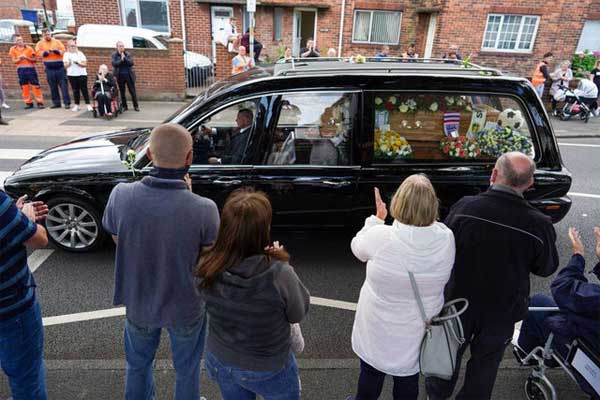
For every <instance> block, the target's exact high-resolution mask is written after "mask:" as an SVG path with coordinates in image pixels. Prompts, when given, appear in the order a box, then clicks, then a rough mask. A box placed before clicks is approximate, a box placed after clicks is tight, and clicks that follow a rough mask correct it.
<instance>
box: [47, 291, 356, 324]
mask: <svg viewBox="0 0 600 400" xmlns="http://www.w3.org/2000/svg"><path fill="white" fill-rule="evenodd" d="M310 303H311V304H313V305H315V306H323V307H331V308H337V309H340V310H347V311H356V303H350V302H348V301H340V300H331V299H324V298H322V297H311V298H310ZM123 315H125V307H116V308H107V309H105V310H97V311H87V312H82V313H76V314H66V315H57V316H55V317H46V318H43V323H44V326H52V325H63V324H70V323H73V322H84V321H93V320H96V319H103V318H112V317H121V316H123Z"/></svg>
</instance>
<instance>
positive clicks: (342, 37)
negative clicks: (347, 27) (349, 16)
mask: <svg viewBox="0 0 600 400" xmlns="http://www.w3.org/2000/svg"><path fill="white" fill-rule="evenodd" d="M345 14H346V0H342V11H341V15H340V40H339V42H338V57H341V56H342V43H343V40H344V16H345Z"/></svg>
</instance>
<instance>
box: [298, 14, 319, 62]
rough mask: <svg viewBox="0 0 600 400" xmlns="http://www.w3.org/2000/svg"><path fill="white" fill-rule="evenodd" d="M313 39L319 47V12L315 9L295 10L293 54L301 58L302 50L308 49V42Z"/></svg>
mask: <svg viewBox="0 0 600 400" xmlns="http://www.w3.org/2000/svg"><path fill="white" fill-rule="evenodd" d="M310 38H312V39H313V40H314V41H315V46H317V10H316V9H314V8H295V9H294V37H293V44H292V53H293V55H294V57H299V56H300V49H301V48H303V47H306V41H307V40H308V39H310Z"/></svg>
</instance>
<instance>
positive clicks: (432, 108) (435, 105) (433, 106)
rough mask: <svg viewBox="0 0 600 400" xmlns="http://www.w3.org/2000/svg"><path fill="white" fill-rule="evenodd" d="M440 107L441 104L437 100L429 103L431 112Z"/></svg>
mask: <svg viewBox="0 0 600 400" xmlns="http://www.w3.org/2000/svg"><path fill="white" fill-rule="evenodd" d="M439 108H440V106H439V105H438V103H437V102H435V101H434V102H433V103H431V104H430V105H429V111H431V112H436V111H437V110H439Z"/></svg>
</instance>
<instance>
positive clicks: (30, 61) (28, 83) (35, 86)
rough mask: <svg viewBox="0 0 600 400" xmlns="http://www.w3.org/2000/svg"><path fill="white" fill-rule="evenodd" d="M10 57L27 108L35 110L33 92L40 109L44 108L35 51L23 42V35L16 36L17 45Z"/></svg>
mask: <svg viewBox="0 0 600 400" xmlns="http://www.w3.org/2000/svg"><path fill="white" fill-rule="evenodd" d="M8 55H9V56H10V58H11V59H12V60H13V62H14V63H15V64H16V66H17V75H18V76H19V85H21V93H22V95H23V101H24V102H25V108H33V99H32V98H31V92H32V91H33V97H34V98H35V102H36V103H37V106H38V108H44V96H43V95H42V90H41V89H40V80H39V79H38V74H37V71H36V70H35V51H34V50H33V49H32V48H31V46H27V45H26V44H25V43H24V42H23V37H22V36H21V35H17V36H15V45H14V46H13V47H11V48H10V51H9V52H8Z"/></svg>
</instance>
